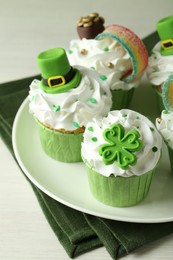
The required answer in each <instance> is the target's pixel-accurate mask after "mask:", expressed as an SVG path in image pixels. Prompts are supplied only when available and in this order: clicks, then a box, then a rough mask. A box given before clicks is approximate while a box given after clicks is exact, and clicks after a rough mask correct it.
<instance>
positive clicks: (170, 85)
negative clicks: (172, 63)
mask: <svg viewBox="0 0 173 260" xmlns="http://www.w3.org/2000/svg"><path fill="white" fill-rule="evenodd" d="M162 99H163V104H164V107H165V109H166V110H173V74H171V75H170V76H169V77H168V79H167V80H166V81H165V82H164V83H163V86H162Z"/></svg>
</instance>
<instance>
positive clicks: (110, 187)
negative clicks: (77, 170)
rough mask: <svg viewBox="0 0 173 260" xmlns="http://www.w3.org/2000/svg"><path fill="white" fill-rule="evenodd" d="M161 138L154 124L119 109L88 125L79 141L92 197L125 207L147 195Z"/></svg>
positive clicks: (108, 203) (159, 153) (139, 115)
mask: <svg viewBox="0 0 173 260" xmlns="http://www.w3.org/2000/svg"><path fill="white" fill-rule="evenodd" d="M161 147H162V138H161V136H160V134H159V132H158V131H157V129H156V127H155V126H154V124H153V123H152V122H151V121H150V120H149V119H148V118H147V117H145V116H144V115H141V114H139V113H138V112H135V111H132V110H129V109H122V110H115V111H110V112H109V113H108V116H107V117H104V118H103V119H95V120H94V121H93V122H89V123H88V124H87V126H86V129H85V133H84V140H83V142H82V158H83V161H84V163H85V164H86V167H87V172H88V179H89V185H90V189H91V192H92V194H93V196H94V197H95V198H96V199H97V200H98V201H100V202H102V203H104V204H106V205H110V206H115V207H127V206H132V205H135V204H137V203H139V202H141V201H142V200H143V199H144V198H145V197H146V196H147V194H148V191H149V188H150V184H151V180H152V177H153V174H154V172H155V169H156V166H157V165H158V163H159V159H160V156H161Z"/></svg>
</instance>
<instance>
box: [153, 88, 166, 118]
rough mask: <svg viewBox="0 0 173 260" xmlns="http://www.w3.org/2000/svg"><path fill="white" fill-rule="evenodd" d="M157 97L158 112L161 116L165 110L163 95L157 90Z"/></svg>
mask: <svg viewBox="0 0 173 260" xmlns="http://www.w3.org/2000/svg"><path fill="white" fill-rule="evenodd" d="M155 96H156V103H157V110H158V112H159V114H161V112H162V111H163V110H164V109H165V107H164V105H163V100H162V94H161V93H160V92H159V91H157V90H156V89H155Z"/></svg>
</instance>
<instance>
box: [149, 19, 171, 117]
mask: <svg viewBox="0 0 173 260" xmlns="http://www.w3.org/2000/svg"><path fill="white" fill-rule="evenodd" d="M172 28H173V16H169V17H166V18H163V19H161V20H159V21H158V23H157V32H158V35H159V37H160V42H158V43H157V44H156V45H155V46H154V48H153V50H152V53H151V56H150V57H149V62H148V68H147V76H148V79H149V81H150V83H151V84H152V86H153V88H154V90H155V93H156V97H157V102H158V109H159V113H161V111H162V110H163V109H164V105H163V100H162V92H163V86H164V83H165V81H166V80H167V79H168V77H169V76H170V75H171V74H173V40H172V39H173V33H172Z"/></svg>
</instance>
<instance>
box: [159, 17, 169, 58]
mask: <svg viewBox="0 0 173 260" xmlns="http://www.w3.org/2000/svg"><path fill="white" fill-rule="evenodd" d="M157 32H158V34H159V37H160V40H161V48H160V53H161V54H162V55H165V56H166V55H173V16H168V17H166V18H163V19H161V20H160V21H158V23H157Z"/></svg>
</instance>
